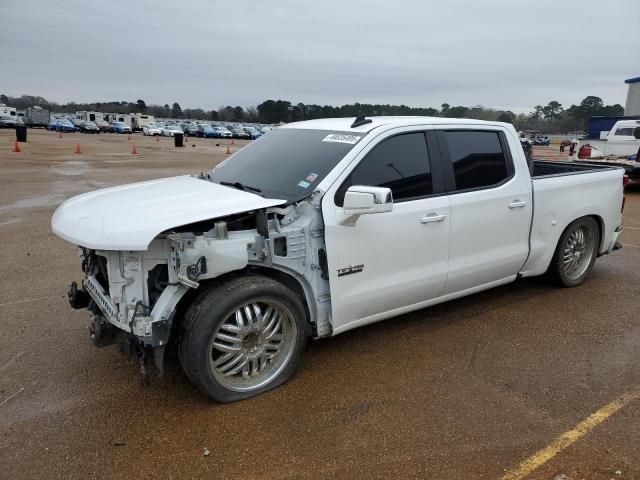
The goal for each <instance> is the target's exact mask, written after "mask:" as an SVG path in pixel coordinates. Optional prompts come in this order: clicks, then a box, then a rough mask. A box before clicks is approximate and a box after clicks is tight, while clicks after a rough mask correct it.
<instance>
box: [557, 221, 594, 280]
mask: <svg viewBox="0 0 640 480" xmlns="http://www.w3.org/2000/svg"><path fill="white" fill-rule="evenodd" d="M599 248H600V227H599V226H598V223H597V222H596V221H595V220H594V219H593V218H591V217H582V218H579V219H577V220H575V221H573V222H572V223H571V224H570V225H569V226H568V227H567V228H566V229H565V230H564V232H562V235H561V236H560V240H559V241H558V246H557V247H556V251H555V253H554V255H553V259H552V260H551V265H550V266H549V273H550V274H551V276H552V277H553V279H554V280H555V281H556V282H557V283H558V284H560V285H561V286H563V287H576V286H578V285H580V284H582V283H583V282H584V281H585V280H586V278H587V277H588V276H589V274H590V273H591V270H592V269H593V264H594V263H595V261H596V258H597V257H598V250H599Z"/></svg>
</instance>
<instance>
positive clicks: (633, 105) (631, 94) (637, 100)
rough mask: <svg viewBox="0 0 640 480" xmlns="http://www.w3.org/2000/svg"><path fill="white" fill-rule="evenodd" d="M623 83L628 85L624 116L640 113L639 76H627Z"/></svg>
mask: <svg viewBox="0 0 640 480" xmlns="http://www.w3.org/2000/svg"><path fill="white" fill-rule="evenodd" d="M624 83H627V84H628V85H629V91H628V92H627V103H625V105H624V114H625V116H632V115H640V77H635V78H629V79H628V80H625V81H624Z"/></svg>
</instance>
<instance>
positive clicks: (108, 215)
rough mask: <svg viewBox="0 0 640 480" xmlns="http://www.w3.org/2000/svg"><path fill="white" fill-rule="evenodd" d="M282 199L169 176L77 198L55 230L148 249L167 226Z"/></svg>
mask: <svg viewBox="0 0 640 480" xmlns="http://www.w3.org/2000/svg"><path fill="white" fill-rule="evenodd" d="M283 203H285V200H277V199H268V198H263V197H261V196H259V195H255V194H253V193H249V192H245V191H242V190H237V189H235V188H232V187H225V186H222V185H218V184H216V183H212V182H209V181H207V180H201V179H198V178H194V177H190V176H181V177H171V178H163V179H160V180H151V181H148V182H140V183H132V184H129V185H122V186H119V187H111V188H105V189H102V190H96V191H94V192H89V193H84V194H82V195H78V196H77V197H73V198H71V199H69V200H67V201H66V202H64V203H63V204H62V205H60V207H58V209H57V210H56V211H55V213H54V214H53V218H52V219H51V228H52V230H53V232H54V233H55V234H56V235H58V236H60V237H62V238H64V239H65V240H67V241H69V242H71V243H74V244H75V245H79V246H82V247H86V248H91V249H95V250H146V249H147V247H148V246H149V243H150V242H151V240H153V239H154V238H155V237H156V236H157V235H159V234H160V233H162V232H163V231H165V230H169V229H171V228H175V227H179V226H182V225H187V224H189V223H194V222H199V221H203V220H209V219H213V218H217V217H223V216H226V215H233V214H235V213H242V212H247V211H250V210H256V209H260V208H267V207H273V206H276V205H281V204H283Z"/></svg>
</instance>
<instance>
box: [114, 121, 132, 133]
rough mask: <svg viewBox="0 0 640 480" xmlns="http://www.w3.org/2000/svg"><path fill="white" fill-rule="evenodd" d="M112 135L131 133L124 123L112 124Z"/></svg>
mask: <svg viewBox="0 0 640 480" xmlns="http://www.w3.org/2000/svg"><path fill="white" fill-rule="evenodd" d="M111 128H113V131H114V133H133V131H132V130H131V127H130V126H129V125H127V124H126V123H124V122H113V123H112V124H111Z"/></svg>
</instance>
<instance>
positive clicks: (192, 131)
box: [182, 123, 198, 137]
mask: <svg viewBox="0 0 640 480" xmlns="http://www.w3.org/2000/svg"><path fill="white" fill-rule="evenodd" d="M182 129H183V130H184V133H185V135H189V136H190V137H197V136H198V124H197V123H189V124H185V125H182Z"/></svg>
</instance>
